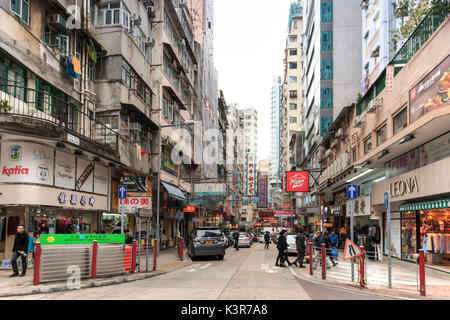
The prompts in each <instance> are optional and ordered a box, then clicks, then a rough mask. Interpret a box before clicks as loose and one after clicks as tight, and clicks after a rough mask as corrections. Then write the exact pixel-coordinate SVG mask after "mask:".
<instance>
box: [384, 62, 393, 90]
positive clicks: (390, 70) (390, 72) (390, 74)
mask: <svg viewBox="0 0 450 320" xmlns="http://www.w3.org/2000/svg"><path fill="white" fill-rule="evenodd" d="M393 86H394V66H387V68H386V88H385V90H386V92H392V88H393Z"/></svg>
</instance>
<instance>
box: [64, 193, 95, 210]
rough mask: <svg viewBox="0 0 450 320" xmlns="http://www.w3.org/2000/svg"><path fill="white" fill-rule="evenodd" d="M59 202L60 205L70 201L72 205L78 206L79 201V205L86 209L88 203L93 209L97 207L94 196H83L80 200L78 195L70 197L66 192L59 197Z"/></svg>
mask: <svg viewBox="0 0 450 320" xmlns="http://www.w3.org/2000/svg"><path fill="white" fill-rule="evenodd" d="M58 201H59V203H60V204H66V203H67V201H69V203H70V204H71V205H76V204H77V203H78V201H79V203H80V204H81V205H82V206H83V207H85V206H86V205H87V204H88V203H89V205H90V206H91V207H93V206H94V205H95V197H94V196H90V197H89V198H88V197H87V196H86V195H82V196H81V197H80V198H79V197H78V195H77V194H73V193H72V194H70V195H68V194H67V193H65V192H61V193H60V194H59V196H58Z"/></svg>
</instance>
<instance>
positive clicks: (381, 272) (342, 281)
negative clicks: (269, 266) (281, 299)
mask: <svg viewBox="0 0 450 320" xmlns="http://www.w3.org/2000/svg"><path fill="white" fill-rule="evenodd" d="M365 261H366V264H365V278H366V288H365V289H363V288H360V289H359V290H368V291H369V292H370V291H372V292H373V293H378V294H386V295H392V296H401V297H407V298H413V299H418V298H419V299H430V298H431V299H449V300H450V273H447V272H445V271H438V270H436V269H434V268H428V267H426V268H425V280H426V296H425V297H421V296H420V292H419V289H418V286H419V278H418V266H417V265H416V264H414V263H410V262H406V261H402V260H399V259H392V288H389V287H388V263H387V260H386V259H384V261H374V260H369V259H366V260H365ZM330 265H331V264H330ZM305 266H306V268H296V267H295V266H292V267H291V270H294V272H295V273H296V274H297V275H299V276H300V277H301V278H303V279H307V280H314V281H320V282H322V283H326V284H330V285H337V286H340V287H347V288H359V265H358V264H357V263H355V264H354V282H352V281H351V262H350V261H349V260H348V261H343V260H342V254H341V252H340V256H339V259H338V265H337V266H335V267H331V268H330V269H328V270H326V280H322V268H321V265H320V263H319V265H318V267H317V269H316V270H314V271H313V273H314V274H313V275H312V276H311V275H310V274H309V264H305Z"/></svg>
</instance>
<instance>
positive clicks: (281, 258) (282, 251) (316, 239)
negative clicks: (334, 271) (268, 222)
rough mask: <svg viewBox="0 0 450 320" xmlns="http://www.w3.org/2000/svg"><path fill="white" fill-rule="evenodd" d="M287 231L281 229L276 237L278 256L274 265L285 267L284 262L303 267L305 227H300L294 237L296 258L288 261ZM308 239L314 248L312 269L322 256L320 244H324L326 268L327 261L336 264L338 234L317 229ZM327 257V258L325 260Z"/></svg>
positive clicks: (306, 236) (327, 265)
mask: <svg viewBox="0 0 450 320" xmlns="http://www.w3.org/2000/svg"><path fill="white" fill-rule="evenodd" d="M286 235H287V231H286V230H282V231H281V232H280V236H279V238H278V243H277V249H278V256H277V259H276V261H275V265H276V266H278V267H286V265H285V262H286V263H287V264H288V265H289V266H291V265H295V266H296V267H298V268H305V266H304V265H303V260H304V258H305V254H306V241H307V239H308V234H307V232H306V230H305V229H302V230H301V231H300V232H299V233H298V234H297V236H296V238H295V244H296V249H297V258H296V259H295V260H294V261H293V262H290V261H289V258H288V243H287V239H286ZM309 239H310V241H313V243H314V249H315V258H314V262H313V269H316V268H317V265H318V264H319V262H321V260H322V259H321V256H322V244H325V252H326V255H325V263H326V267H327V269H329V268H331V266H330V264H329V262H328V260H329V261H331V263H332V264H333V266H336V265H337V264H338V262H337V261H336V259H337V248H338V245H339V239H338V236H337V235H336V234H335V232H334V231H333V232H332V234H331V235H330V234H329V233H328V232H327V231H325V232H323V233H322V232H321V231H317V232H316V233H315V235H313V236H312V237H309ZM266 246H267V247H268V244H267V240H266ZM327 258H328V260H327Z"/></svg>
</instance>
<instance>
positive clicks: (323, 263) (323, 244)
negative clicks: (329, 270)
mask: <svg viewBox="0 0 450 320" xmlns="http://www.w3.org/2000/svg"><path fill="white" fill-rule="evenodd" d="M325 257H326V255H325V243H322V279H323V280H325V279H326V275H325V273H326V271H325Z"/></svg>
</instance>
